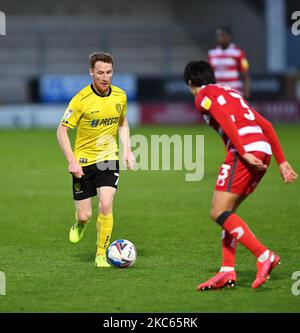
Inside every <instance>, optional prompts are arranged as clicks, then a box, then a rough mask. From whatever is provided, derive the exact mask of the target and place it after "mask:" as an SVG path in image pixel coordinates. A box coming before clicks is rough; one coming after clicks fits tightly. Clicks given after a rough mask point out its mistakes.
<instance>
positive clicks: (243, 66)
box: [238, 50, 249, 72]
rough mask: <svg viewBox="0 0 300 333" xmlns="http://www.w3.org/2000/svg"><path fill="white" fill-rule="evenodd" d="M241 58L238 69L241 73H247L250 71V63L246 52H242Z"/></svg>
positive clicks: (239, 58)
mask: <svg viewBox="0 0 300 333" xmlns="http://www.w3.org/2000/svg"><path fill="white" fill-rule="evenodd" d="M240 52H241V53H240V56H239V57H238V67H239V71H240V72H247V71H248V70H249V62H248V60H247V57H246V54H245V52H244V51H242V50H240Z"/></svg>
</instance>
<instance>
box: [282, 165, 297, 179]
mask: <svg viewBox="0 0 300 333" xmlns="http://www.w3.org/2000/svg"><path fill="white" fill-rule="evenodd" d="M279 170H280V174H281V177H282V179H283V181H284V182H285V183H292V182H293V181H295V180H296V179H297V178H298V175H297V173H296V172H295V171H294V170H293V168H292V167H291V165H290V164H289V162H287V161H285V162H283V163H281V164H280V165H279Z"/></svg>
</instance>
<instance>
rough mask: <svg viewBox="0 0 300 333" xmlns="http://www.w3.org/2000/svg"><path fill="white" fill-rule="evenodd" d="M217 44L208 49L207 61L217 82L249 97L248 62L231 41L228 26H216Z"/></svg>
mask: <svg viewBox="0 0 300 333" xmlns="http://www.w3.org/2000/svg"><path fill="white" fill-rule="evenodd" d="M216 38H217V43H218V46H217V47H216V48H214V49H211V50H209V51H208V62H209V63H210V65H211V66H212V68H213V69H214V71H215V77H216V80H217V83H220V84H224V85H228V86H230V87H231V88H233V89H235V90H238V91H239V92H240V93H241V94H243V96H244V97H245V98H246V99H248V98H249V97H250V76H249V63H248V60H247V58H246V55H245V53H244V52H243V51H242V50H241V49H240V48H239V47H237V46H236V45H235V44H234V43H232V42H231V31H230V29H229V28H226V27H223V28H218V29H217V32H216Z"/></svg>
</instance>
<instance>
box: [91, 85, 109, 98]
mask: <svg viewBox="0 0 300 333" xmlns="http://www.w3.org/2000/svg"><path fill="white" fill-rule="evenodd" d="M90 87H91V89H92V90H93V92H94V93H95V94H96V95H97V96H99V97H102V98H104V97H108V96H110V94H111V87H109V92H108V94H107V95H106V96H103V95H101V94H99V93H98V91H97V90H96V89H95V88H94V86H93V84H92V83H91V85H90Z"/></svg>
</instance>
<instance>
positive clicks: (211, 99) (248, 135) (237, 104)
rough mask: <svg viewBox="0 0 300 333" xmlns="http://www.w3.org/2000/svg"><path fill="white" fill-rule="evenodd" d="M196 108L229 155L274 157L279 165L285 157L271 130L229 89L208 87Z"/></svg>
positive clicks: (203, 91)
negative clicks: (261, 153)
mask: <svg viewBox="0 0 300 333" xmlns="http://www.w3.org/2000/svg"><path fill="white" fill-rule="evenodd" d="M195 106H196V108H197V109H198V110H199V111H201V113H202V115H203V118H204V120H205V121H206V123H207V124H208V125H210V126H211V127H213V128H214V129H215V130H216V131H217V133H218V134H219V135H220V136H221V137H222V139H223V141H224V143H225V145H226V148H227V149H228V150H229V151H237V152H238V154H239V155H240V156H243V155H244V154H245V153H246V152H252V151H261V152H264V153H266V154H268V155H272V151H273V153H274V156H275V159H276V161H277V163H278V164H280V163H282V162H284V161H285V157H284V154H283V151H282V148H281V145H280V142H279V140H278V138H277V135H276V133H275V131H274V129H273V126H272V124H271V123H270V122H268V121H267V120H266V119H265V118H263V117H262V116H261V115H260V114H259V113H258V112H256V111H255V110H254V109H253V108H252V107H250V106H249V104H248V103H247V102H246V101H245V100H244V98H243V97H242V96H241V95H240V94H239V93H238V92H237V91H236V90H233V89H231V88H230V87H229V86H225V85H219V84H209V85H206V86H203V87H201V89H200V91H199V93H198V94H197V96H196V97H195Z"/></svg>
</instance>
